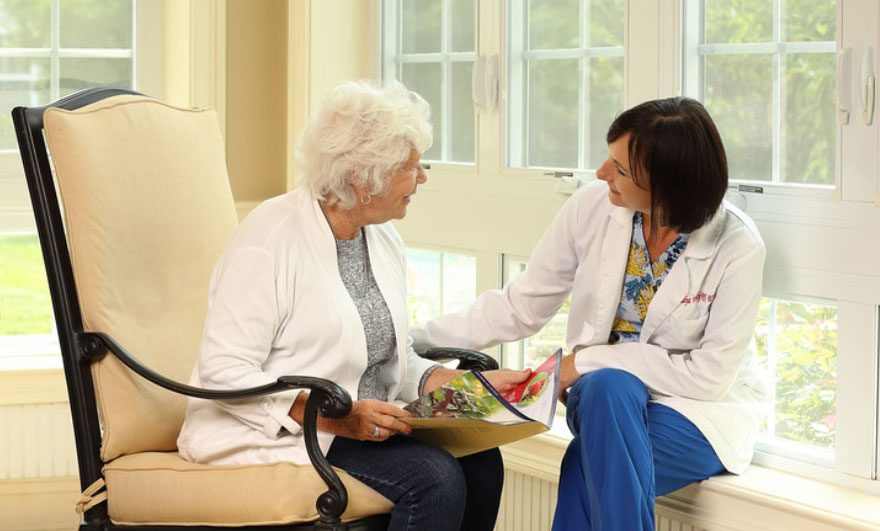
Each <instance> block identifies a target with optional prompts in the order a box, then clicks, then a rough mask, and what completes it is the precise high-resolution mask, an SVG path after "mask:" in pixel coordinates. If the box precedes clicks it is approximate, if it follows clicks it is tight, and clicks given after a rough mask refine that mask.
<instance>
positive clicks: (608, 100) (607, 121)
mask: <svg viewBox="0 0 880 531" xmlns="http://www.w3.org/2000/svg"><path fill="white" fill-rule="evenodd" d="M589 87H590V93H589V94H590V99H589V102H590V129H589V131H590V133H589V135H588V138H587V140H588V142H589V150H588V151H587V167H588V168H598V167H599V166H601V165H602V162H604V161H605V157H606V155H607V154H608V145H607V144H606V142H605V136H606V133H607V132H608V126H609V125H611V122H612V121H613V120H614V117H615V116H617V114H618V113H619V112H620V111H621V110H622V109H623V102H622V101H621V97H622V96H623V57H596V58H593V59H591V60H590V84H589Z"/></svg>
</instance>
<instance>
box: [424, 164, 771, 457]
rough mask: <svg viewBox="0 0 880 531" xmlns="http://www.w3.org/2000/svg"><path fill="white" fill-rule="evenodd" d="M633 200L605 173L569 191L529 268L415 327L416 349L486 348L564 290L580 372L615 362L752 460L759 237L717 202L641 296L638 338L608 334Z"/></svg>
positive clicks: (759, 384)
mask: <svg viewBox="0 0 880 531" xmlns="http://www.w3.org/2000/svg"><path fill="white" fill-rule="evenodd" d="M632 218H633V211H632V210H628V209H626V208H620V207H616V206H614V205H612V204H611V202H610V201H609V199H608V188H607V185H606V184H605V183H604V182H601V181H597V182H595V183H590V184H589V185H587V186H585V187H584V188H583V189H581V190H579V191H578V192H576V193H575V194H574V195H573V196H572V197H571V198H570V199H569V200H568V201H567V202H566V204H565V205H564V206H563V208H562V210H561V211H560V212H559V214H558V215H557V216H556V218H555V219H554V220H553V222H552V223H551V225H550V227H549V228H548V229H547V231H546V232H545V233H544V235H543V237H542V238H541V240H540V241H539V242H538V245H537V246H536V247H535V250H534V252H533V254H532V257H531V259H530V260H529V264H528V267H527V268H526V271H525V272H523V273H522V274H521V275H520V276H518V277H517V278H516V279H514V280H513V281H512V282H510V283H509V284H508V285H507V286H506V287H505V288H504V289H503V290H491V291H488V292H485V293H483V294H482V295H480V296H479V297H478V298H477V300H476V302H475V303H474V304H473V305H472V306H471V307H470V308H467V309H465V310H463V311H461V312H458V313H454V314H448V315H444V316H441V317H438V318H436V319H434V320H432V321H430V322H429V323H428V324H427V325H425V326H424V327H423V328H420V329H414V330H413V331H412V334H413V338H414V341H415V344H414V346H415V348H416V350H417V351H421V350H422V349H424V348H427V347H431V346H436V345H447V346H458V347H465V348H472V349H482V348H486V347H488V346H491V345H495V344H498V343H501V342H506V341H515V340H519V339H522V338H525V337H528V336H530V335H532V334H534V333H535V332H537V331H538V330H540V329H541V327H543V326H544V324H546V323H547V322H548V321H549V320H550V319H551V318H552V317H553V316H554V315H555V314H556V312H557V311H558V310H559V308H560V306H561V305H562V303H563V301H564V299H565V297H566V296H567V295H568V294H569V293H571V311H570V313H569V318H568V329H567V334H566V344H567V347H568V348H569V349H573V348H575V347H583V348H582V349H581V350H580V351H579V352H578V353H577V355H576V358H575V366H576V368H577V370H578V372H580V373H582V374H583V373H586V372H589V371H593V370H596V369H600V368H606V367H609V368H617V369H623V370H626V371H628V372H630V373H632V374H634V375H636V376H638V377H639V378H640V379H641V380H642V381H643V382H644V383H645V384H646V385H647V387H648V389H649V391H650V393H651V399H652V400H654V401H656V402H659V403H661V404H665V405H667V406H669V407H671V408H673V409H675V410H676V411H678V412H680V413H682V414H683V415H684V416H685V417H687V418H688V419H689V420H690V421H691V422H693V423H694V424H695V425H696V426H697V428H699V429H700V431H701V432H702V433H703V434H704V435H705V436H706V438H707V439H708V441H709V443H710V444H711V445H712V447H713V448H714V450H715V452H716V453H717V454H718V457H719V458H720V460H721V462H722V463H723V464H724V466H725V468H727V470H729V471H731V472H735V473H739V472H741V471H742V470H743V469H744V468H745V467H746V466H747V465H748V463H749V462H750V461H751V457H752V451H753V447H754V441H755V438H756V435H757V430H758V424H759V422H760V419H761V418H762V416H763V413H764V409H765V399H766V396H767V386H766V381H765V378H764V375H763V373H762V371H760V370H759V368H758V367H757V366H756V363H755V356H754V353H753V351H752V349H751V348H750V342H751V337H752V333H753V329H754V321H755V317H756V315H757V312H758V303H759V300H760V297H761V280H762V270H763V264H764V244H763V241H762V240H761V237H760V235H759V234H758V231H757V229H756V228H755V226H754V224H753V222H752V221H751V220H750V219H749V218H748V217H747V216H746V215H745V214H743V213H742V212H741V211H739V210H738V209H736V207H734V206H732V205H730V204H729V203H727V202H725V203H724V204H723V205H722V206H721V208H720V209H719V210H718V212H717V213H716V214H715V216H714V217H713V218H712V219H711V220H710V221H709V222H707V223H706V224H705V225H704V226H703V227H701V228H699V229H697V230H696V231H694V232H693V233H692V234H691V236H690V239H689V242H688V245H687V248H686V249H685V251H684V253H683V254H682V256H681V257H679V259H678V260H677V261H676V263H675V265H673V267H672V269H671V270H670V271H669V274H668V276H667V277H666V279H665V280H664V281H663V284H662V285H661V286H660V289H659V290H658V291H657V293H656V294H655V295H654V299H653V301H652V302H651V304H650V305H649V307H648V313H647V316H646V318H645V321H644V324H643V326H642V331H641V335H640V337H639V341H638V342H633V343H622V344H617V345H608V344H607V342H608V336H609V334H610V331H611V325H612V322H613V320H614V316H615V313H616V311H617V308H618V305H619V303H620V297H621V288H622V284H623V278H624V273H625V269H626V264H627V257H628V253H629V247H630V239H631V235H632Z"/></svg>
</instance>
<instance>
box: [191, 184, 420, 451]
mask: <svg viewBox="0 0 880 531" xmlns="http://www.w3.org/2000/svg"><path fill="white" fill-rule="evenodd" d="M365 236H366V240H367V248H368V249H369V258H370V265H371V267H372V270H373V275H374V277H375V278H376V283H377V284H378V286H379V289H380V291H381V292H382V295H383V296H384V298H385V302H386V303H387V304H388V308H389V310H390V311H391V317H392V320H393V323H394V333H395V335H396V337H397V357H396V358H394V359H393V361H391V362H389V365H386V366H385V367H383V370H382V373H381V375H382V378H383V380H384V383H385V384H386V385H387V386H388V397H389V401H392V400H394V399H401V400H405V401H411V400H415V399H416V398H417V393H418V384H419V380H420V379H421V377H422V374H423V373H424V372H425V371H426V370H427V369H428V368H429V367H431V366H432V365H434V362H431V361H428V360H424V359H422V358H420V357H418V356H417V355H416V354H415V352H414V351H413V350H412V347H411V342H410V340H409V327H408V322H407V315H408V314H407V308H406V262H405V260H406V255H405V248H404V246H403V241H402V240H401V238H400V236H399V234H398V233H397V231H396V230H395V229H394V227H393V226H392V225H391V223H384V224H381V225H368V226H366V227H365ZM366 367H367V345H366V338H365V335H364V328H363V325H362V323H361V319H360V315H359V314H358V311H357V307H356V306H355V304H354V301H353V300H352V298H351V296H350V295H349V293H348V290H347V289H346V288H345V285H344V284H343V282H342V278H341V277H340V275H339V268H338V265H337V256H336V244H335V240H334V237H333V233H332V232H331V230H330V226H329V224H328V223H327V220H326V219H325V217H324V215H323V213H322V211H321V209H320V206H319V205H318V203H317V201H316V200H315V199H314V198H313V197H312V196H311V195H310V194H309V192H308V191H307V190H305V189H297V190H294V191H292V192H289V193H287V194H285V195H281V196H278V197H275V198H273V199H270V200H268V201H266V202H264V203H262V204H261V205H259V206H258V207H257V208H256V209H254V210H253V211H252V212H251V213H250V214H249V215H248V216H247V218H245V220H244V221H243V222H242V223H241V225H240V226H239V228H238V230H237V231H236V233H235V235H234V236H233V239H232V241H231V242H230V244H229V245H228V246H227V248H226V250H225V251H224V253H223V255H222V257H221V258H220V261H219V262H218V264H217V266H216V268H215V270H214V274H213V276H212V279H211V284H210V288H209V304H208V314H207V317H206V320H205V330H204V336H203V338H202V344H201V348H200V353H199V360H198V364H197V366H196V367H195V369H194V371H193V375H192V378H191V380H190V381H191V383H192V384H193V385H198V386H202V387H206V388H210V389H241V388H245V387H253V386H258V385H263V384H266V383H271V382H274V381H276V380H277V378H278V377H279V376H283V375H302V376H318V377H322V378H326V379H328V380H331V381H334V382H336V383H338V384H339V385H341V386H342V387H343V388H345V390H346V391H348V393H349V394H350V395H351V396H352V399H357V391H358V384H359V382H360V378H361V376H362V375H363V372H364V370H365V369H366ZM297 394H298V392H284V393H279V394H275V395H269V396H266V397H262V398H253V399H240V400H229V401H223V402H218V401H210V400H200V399H190V401H189V404H188V408H187V415H186V421H185V422H184V425H183V428H182V430H181V432H180V436H179V438H178V441H177V443H178V448H179V449H180V453H181V455H182V456H183V457H184V458H185V459H189V460H191V461H197V462H200V463H208V464H216V465H240V464H254V463H272V462H278V461H290V462H294V463H307V462H309V460H308V455H307V453H306V449H305V443H304V440H303V437H302V432H301V429H300V426H299V425H298V424H296V423H295V422H294V421H293V420H292V419H291V418H290V417H289V416H288V411H289V410H290V407H291V405H292V404H293V401H294V399H295V397H296V396H297ZM282 428H284V429H282ZM318 435H319V437H318V440H319V443H320V446H321V449H322V450H323V452H324V453H325V454H326V453H327V450H328V449H329V447H330V444H331V443H332V441H333V435H331V434H329V433H323V432H319V434H318Z"/></svg>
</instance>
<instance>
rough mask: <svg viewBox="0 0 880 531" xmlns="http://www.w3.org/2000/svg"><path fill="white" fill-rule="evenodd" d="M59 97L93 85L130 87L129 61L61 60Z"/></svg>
mask: <svg viewBox="0 0 880 531" xmlns="http://www.w3.org/2000/svg"><path fill="white" fill-rule="evenodd" d="M60 64H61V96H66V95H67V94H70V93H71V92H76V91H77V90H81V89H84V88H88V87H92V86H95V85H108V86H113V87H123V88H126V87H131V59H92V58H86V59H82V58H75V59H61V61H60Z"/></svg>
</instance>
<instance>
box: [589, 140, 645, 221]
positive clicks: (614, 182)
mask: <svg viewBox="0 0 880 531" xmlns="http://www.w3.org/2000/svg"><path fill="white" fill-rule="evenodd" d="M632 175H633V174H632V168H630V162H629V133H627V134H625V135H621V136H620V138H618V139H617V140H615V141H614V142H612V143H611V144H609V145H608V159H607V160H606V161H605V162H604V163H603V164H602V166H600V167H599V169H598V170H596V177H598V178H599V179H602V180H603V181H605V182H606V183H608V199H610V200H611V204H612V205H616V206H619V207H625V208H629V209H631V210H638V211H639V212H644V213H645V214H650V213H651V192H650V191H649V190H648V189H647V182H646V183H645V184H644V185H643V186H644V187H642V186H639V185H638V184H636V182H635V181H634V180H633V176H632ZM642 177H643V178H642V179H641V180H643V181H647V180H648V179H650V178H651V177H650V175H647V176H642Z"/></svg>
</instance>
